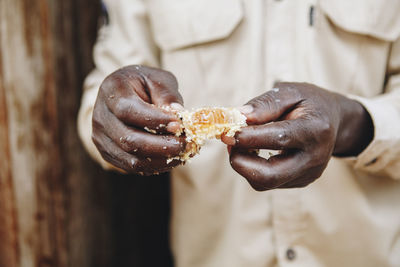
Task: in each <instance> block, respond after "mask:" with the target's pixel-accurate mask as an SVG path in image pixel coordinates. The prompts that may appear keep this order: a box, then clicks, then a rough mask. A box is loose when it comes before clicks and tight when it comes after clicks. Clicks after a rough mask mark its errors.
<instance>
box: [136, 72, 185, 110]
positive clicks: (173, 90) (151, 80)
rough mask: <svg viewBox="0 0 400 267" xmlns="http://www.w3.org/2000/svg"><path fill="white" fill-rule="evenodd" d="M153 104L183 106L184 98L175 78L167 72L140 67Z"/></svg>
mask: <svg viewBox="0 0 400 267" xmlns="http://www.w3.org/2000/svg"><path fill="white" fill-rule="evenodd" d="M139 68H140V73H141V74H142V77H143V79H144V81H145V84H146V89H147V90H148V92H149V95H150V97H151V100H152V103H154V104H155V105H156V106H159V107H162V106H169V105H170V104H172V103H178V104H180V105H182V106H183V98H182V96H181V94H180V93H179V91H178V81H177V80H176V78H175V76H174V75H173V74H172V73H170V72H168V71H165V70H160V69H155V68H150V67H142V66H139Z"/></svg>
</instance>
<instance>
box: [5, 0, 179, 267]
mask: <svg viewBox="0 0 400 267" xmlns="http://www.w3.org/2000/svg"><path fill="white" fill-rule="evenodd" d="M98 13H99V0H86V1H80V0H64V1H54V0H37V1H33V0H1V1H0V267H17V266H18V267H19V266H21V267H50V266H52V267H53V266H54V267H64V266H71V267H88V266H95V267H102V266H160V267H161V266H171V262H172V260H171V256H170V253H169V249H168V216H169V214H168V212H169V180H168V175H162V176H159V177H145V178H143V177H135V176H125V175H118V174H112V173H106V172H104V171H103V170H101V168H100V167H99V166H98V165H97V164H95V163H94V162H93V161H92V160H91V159H90V158H89V157H88V156H87V154H86V152H85V151H84V150H83V147H82V145H81V144H80V141H79V138H78V136H77V130H76V116H77V112H78V109H79V105H80V97H81V88H82V82H83V79H84V77H85V76H86V75H87V73H88V72H89V70H91V68H92V66H93V65H92V61H91V59H92V55H91V51H92V45H93V42H94V40H95V37H96V28H97V20H98Z"/></svg>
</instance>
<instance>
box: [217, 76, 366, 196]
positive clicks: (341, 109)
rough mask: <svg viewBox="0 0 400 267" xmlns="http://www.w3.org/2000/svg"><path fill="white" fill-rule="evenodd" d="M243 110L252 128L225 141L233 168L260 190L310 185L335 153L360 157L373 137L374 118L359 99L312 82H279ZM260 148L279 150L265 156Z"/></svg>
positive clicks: (226, 138)
mask: <svg viewBox="0 0 400 267" xmlns="http://www.w3.org/2000/svg"><path fill="white" fill-rule="evenodd" d="M242 111H243V113H244V114H245V115H246V117H247V123H248V124H249V126H247V127H244V128H242V130H241V131H240V132H238V133H237V134H236V135H235V137H233V138H232V137H227V136H223V137H222V141H223V142H224V143H226V144H228V148H229V151H230V163H231V165H232V167H233V169H234V170H235V171H237V172H238V173H239V174H241V175H242V176H244V177H245V178H246V179H247V180H248V181H249V183H250V184H251V186H252V187H253V188H254V189H256V190H258V191H264V190H268V189H273V188H294V187H304V186H306V185H308V184H310V183H311V182H313V181H314V180H316V179H317V178H318V177H320V176H321V174H322V172H323V171H324V169H325V168H326V166H327V164H328V161H329V159H330V157H331V156H332V155H337V156H355V155H358V154H359V153H360V152H361V151H362V150H363V149H364V148H365V147H366V146H367V145H368V144H369V143H370V142H371V140H372V138H373V123H372V120H371V117H370V115H369V114H368V112H367V111H366V110H365V108H364V107H363V106H362V105H361V104H360V103H359V102H357V101H354V100H351V99H349V98H347V97H345V96H343V95H340V94H336V93H333V92H330V91H327V90H324V89H322V88H319V87H317V86H315V85H312V84H306V83H278V84H276V85H275V86H274V88H273V89H272V90H271V91H268V92H266V93H265V94H263V95H261V96H258V97H256V98H254V99H252V100H251V101H249V102H248V103H247V104H246V105H245V106H244V107H242ZM254 149H270V150H277V151H279V153H278V155H275V156H272V157H270V158H269V159H265V158H262V157H260V156H258V155H257V154H255V153H252V152H251V151H252V150H254Z"/></svg>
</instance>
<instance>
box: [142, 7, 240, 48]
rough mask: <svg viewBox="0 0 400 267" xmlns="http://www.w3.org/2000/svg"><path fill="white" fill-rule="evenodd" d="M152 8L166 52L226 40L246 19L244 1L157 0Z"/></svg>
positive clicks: (156, 35)
mask: <svg viewBox="0 0 400 267" xmlns="http://www.w3.org/2000/svg"><path fill="white" fill-rule="evenodd" d="M148 8H149V11H150V12H149V14H150V20H151V25H152V29H153V35H154V39H155V41H156V43H157V45H158V46H159V47H160V48H161V49H162V50H163V51H171V50H177V49H182V48H187V47H191V46H195V45H199V44H202V43H209V42H215V41H218V40H222V39H225V38H227V37H228V36H230V35H231V34H232V32H233V31H234V30H235V28H236V27H237V26H238V25H239V23H240V22H241V20H242V18H243V9H242V5H241V1H240V0H198V1H196V0H153V1H149V5H148Z"/></svg>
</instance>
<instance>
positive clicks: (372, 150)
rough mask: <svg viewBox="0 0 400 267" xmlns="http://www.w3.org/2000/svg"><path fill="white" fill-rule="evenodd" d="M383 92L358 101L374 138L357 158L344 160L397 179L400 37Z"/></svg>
mask: <svg viewBox="0 0 400 267" xmlns="http://www.w3.org/2000/svg"><path fill="white" fill-rule="evenodd" d="M384 92H385V93H384V94H382V95H379V96H376V97H373V98H364V97H359V96H350V97H351V98H353V99H355V100H357V101H359V102H360V103H361V104H362V105H363V106H364V107H365V108H366V109H367V111H368V112H369V114H370V115H371V118H372V121H373V124H374V138H373V140H372V142H371V143H370V144H369V146H368V147H367V148H366V149H365V150H364V151H363V152H362V153H361V154H360V155H358V156H357V157H356V158H351V159H350V158H348V159H346V160H347V161H348V162H350V163H351V164H352V165H354V167H355V168H356V169H358V170H362V171H366V172H369V173H375V174H378V175H380V174H382V175H385V176H389V177H392V178H394V179H400V39H398V40H397V41H396V42H394V43H393V44H392V49H391V53H390V56H389V62H388V69H387V83H386V86H385V90H384Z"/></svg>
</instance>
